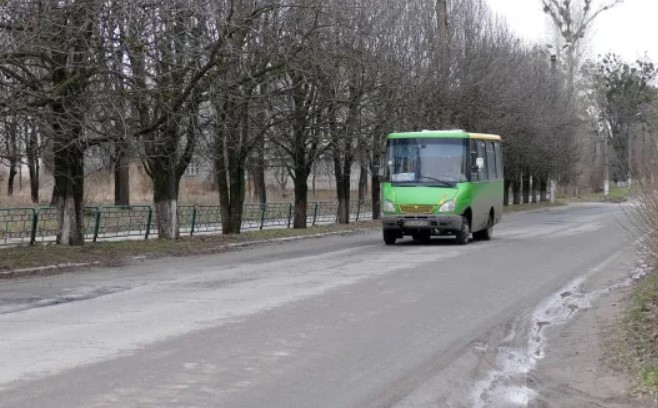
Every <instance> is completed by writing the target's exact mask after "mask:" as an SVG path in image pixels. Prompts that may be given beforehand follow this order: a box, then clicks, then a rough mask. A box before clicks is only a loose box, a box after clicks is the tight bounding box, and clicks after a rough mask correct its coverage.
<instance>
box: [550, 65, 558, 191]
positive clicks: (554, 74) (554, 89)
mask: <svg viewBox="0 0 658 408" xmlns="http://www.w3.org/2000/svg"><path fill="white" fill-rule="evenodd" d="M551 77H552V78H551V80H552V82H553V83H552V84H551V85H552V89H551V91H552V92H553V102H556V101H557V97H558V92H557V90H558V82H557V55H555V54H551ZM550 190H551V200H550V202H551V204H555V202H556V201H557V198H556V197H555V195H556V194H557V186H556V182H555V178H551V180H550Z"/></svg>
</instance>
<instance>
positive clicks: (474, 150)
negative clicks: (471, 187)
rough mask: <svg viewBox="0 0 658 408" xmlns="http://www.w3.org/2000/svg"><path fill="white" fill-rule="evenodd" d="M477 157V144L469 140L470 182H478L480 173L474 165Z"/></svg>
mask: <svg viewBox="0 0 658 408" xmlns="http://www.w3.org/2000/svg"><path fill="white" fill-rule="evenodd" d="M478 157H479V156H478V149H477V142H476V141H475V140H471V181H473V182H477V181H480V172H479V171H478V168H477V167H476V165H475V160H477V158H478Z"/></svg>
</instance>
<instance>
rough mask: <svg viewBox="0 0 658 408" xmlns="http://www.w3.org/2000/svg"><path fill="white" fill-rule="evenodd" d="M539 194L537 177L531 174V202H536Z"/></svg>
mask: <svg viewBox="0 0 658 408" xmlns="http://www.w3.org/2000/svg"><path fill="white" fill-rule="evenodd" d="M538 195H539V177H537V176H532V202H533V203H537V196H538Z"/></svg>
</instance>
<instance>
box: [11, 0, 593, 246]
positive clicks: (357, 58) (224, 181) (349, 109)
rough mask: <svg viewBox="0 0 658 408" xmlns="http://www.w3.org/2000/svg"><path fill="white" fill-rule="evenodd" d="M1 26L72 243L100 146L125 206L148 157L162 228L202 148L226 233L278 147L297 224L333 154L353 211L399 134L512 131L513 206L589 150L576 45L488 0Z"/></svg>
mask: <svg viewBox="0 0 658 408" xmlns="http://www.w3.org/2000/svg"><path fill="white" fill-rule="evenodd" d="M544 3H545V4H544V6H545V7H547V9H546V10H547V12H549V11H550V10H551V9H550V7H549V6H550V4H549V3H555V4H557V5H560V2H558V1H557V0H550V2H547V1H544ZM563 3H564V5H566V6H567V7H571V5H570V2H569V1H563ZM590 3H591V1H585V8H584V9H582V11H583V12H584V13H585V15H588V14H587V13H591V11H590V10H592V8H591V5H590ZM538 6H539V4H538ZM559 10H562V9H559ZM595 11H596V13H598V11H600V10H595ZM560 13H561V14H560ZM560 16H562V17H564V16H565V14H564V13H562V12H561V11H559V12H558V14H557V15H556V16H554V18H556V19H559V18H561V17H560ZM587 21H589V20H587ZM556 24H557V23H556ZM0 32H2V35H1V36H0V138H2V140H3V141H4V142H5V143H4V146H3V147H2V148H0V151H2V152H4V153H3V154H2V155H1V156H2V158H3V159H5V160H7V161H8V162H9V164H10V168H15V167H16V166H17V165H18V164H17V163H18V162H19V161H20V160H24V159H25V160H26V161H27V162H28V163H29V167H30V176H31V180H33V183H32V185H33V192H34V191H35V190H34V189H36V191H37V196H36V197H35V196H34V195H33V199H35V200H38V174H39V162H40V161H39V156H40V155H41V156H42V158H43V159H45V160H44V162H45V163H47V164H48V166H49V167H50V170H51V171H52V173H53V175H54V188H53V195H52V201H53V204H54V205H56V206H57V208H58V214H59V225H60V227H59V236H58V242H59V243H61V244H70V245H78V244H82V242H83V234H82V220H83V212H82V211H83V204H84V203H83V199H84V180H85V156H86V154H87V152H89V151H90V150H92V149H105V151H108V152H109V153H110V154H109V155H110V157H111V162H112V163H113V166H114V170H115V171H114V178H115V187H116V188H115V195H116V201H117V203H119V204H129V202H130V197H129V182H130V181H129V173H128V165H129V163H130V162H131V161H134V160H136V159H137V160H140V161H141V162H142V164H143V166H144V169H145V170H146V173H147V174H148V176H149V177H150V178H151V180H152V183H153V191H154V194H153V201H154V204H155V207H156V210H157V224H156V225H157V230H158V234H159V236H160V237H161V238H175V237H177V235H178V231H177V220H176V216H177V199H178V190H179V185H180V180H181V177H182V175H183V173H184V172H185V169H186V168H187V166H188V165H189V163H190V161H191V160H192V158H193V157H194V155H195V154H196V155H198V154H205V155H207V156H208V158H209V159H210V160H211V161H212V163H213V164H214V169H215V175H216V178H215V179H216V184H217V188H218V191H219V202H220V205H221V211H222V219H223V220H224V222H223V228H224V232H225V233H238V232H240V224H241V219H242V208H243V204H244V200H245V172H246V169H247V167H248V166H249V167H251V169H252V171H253V172H254V173H255V174H256V189H257V191H258V192H259V196H260V199H261V201H262V202H265V201H266V200H267V198H266V189H265V178H264V173H263V172H264V168H265V166H266V165H265V163H266V162H267V161H268V160H272V159H274V158H276V159H277V160H278V161H280V162H281V164H282V165H284V166H285V167H286V169H287V171H288V173H289V175H290V177H291V178H292V180H293V182H294V195H295V206H294V226H295V228H303V227H305V226H306V208H307V206H306V202H307V195H308V178H309V175H310V174H311V171H312V167H313V164H314V162H316V161H317V160H318V158H320V157H326V156H329V157H331V160H332V161H333V165H334V173H335V176H336V181H337V183H336V184H337V197H338V200H339V215H340V220H341V221H342V222H348V220H349V201H350V194H351V192H350V179H351V169H352V168H353V165H354V164H356V163H358V164H360V165H361V167H362V168H364V169H365V170H366V171H365V172H364V173H363V174H364V175H365V174H366V173H367V170H372V169H374V168H375V167H376V166H378V165H379V164H381V162H382V160H383V154H384V152H383V147H384V137H385V135H386V133H388V132H390V131H395V130H418V129H425V128H464V129H468V130H473V131H481V132H491V133H499V134H502V135H504V154H505V171H506V181H507V185H508V186H511V187H512V191H513V192H514V201H516V202H518V201H520V200H521V199H522V198H521V196H520V192H521V191H526V192H527V191H529V189H528V188H527V185H526V186H525V187H526V188H523V189H522V187H523V184H524V183H527V184H529V180H530V177H532V178H533V179H534V180H535V183H534V185H535V186H536V187H537V188H539V189H540V190H541V191H542V194H543V196H544V197H545V191H546V185H547V182H548V180H549V178H551V177H554V178H569V177H572V176H573V170H574V167H573V164H574V163H575V162H577V161H578V159H579V157H580V156H579V149H578V148H577V147H578V145H577V139H576V137H575V135H576V129H578V128H579V126H581V125H582V118H580V117H579V115H578V113H577V109H575V108H574V104H573V103H571V101H572V98H574V96H573V94H574V92H573V90H572V85H573V83H572V81H571V79H573V73H572V71H573V69H574V68H573V67H574V65H573V60H574V58H573V55H572V54H568V55H567V56H568V57H569V58H566V59H565V63H563V62H562V60H563V59H561V58H559V57H560V56H559V55H558V54H556V53H552V54H553V58H552V59H551V58H550V55H549V54H551V53H549V54H546V50H545V49H542V48H540V47H532V46H528V45H525V44H524V43H522V42H521V41H519V39H518V38H516V37H515V36H514V35H513V34H511V33H510V31H509V30H508V28H507V27H506V25H505V24H504V23H501V22H500V21H498V20H497V19H496V18H494V16H493V15H492V13H491V12H490V10H489V9H488V8H487V6H486V3H485V2H484V0H454V1H451V2H448V0H408V1H398V0H350V1H348V0H292V1H282V0H212V1H210V0H161V1H157V2H152V1H146V0H130V1H119V0H103V1H101V0H57V1H56V0H34V1H29V2H25V1H21V0H7V1H5V2H3V4H2V5H0ZM570 33H571V32H570V31H567V34H568V35H572V34H570ZM565 35H566V34H565ZM577 35H578V36H579V35H580V34H578V33H577ZM565 38H566V37H565ZM578 38H580V37H578ZM563 40H564V39H563ZM556 46H557V44H556ZM5 146H6V149H5V148H4V147H5ZM33 170H34V172H33ZM33 173H34V174H33ZM370 177H371V183H372V187H373V188H372V203H373V212H374V215H375V217H377V216H378V213H379V189H378V185H379V179H378V174H377V172H376V171H370ZM10 179H11V173H10ZM10 185H11V180H10Z"/></svg>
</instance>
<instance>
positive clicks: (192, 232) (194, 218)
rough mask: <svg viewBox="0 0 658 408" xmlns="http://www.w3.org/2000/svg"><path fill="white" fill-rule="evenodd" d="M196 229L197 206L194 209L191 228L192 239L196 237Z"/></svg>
mask: <svg viewBox="0 0 658 408" xmlns="http://www.w3.org/2000/svg"><path fill="white" fill-rule="evenodd" d="M195 227H196V205H195V206H194V207H192V225H191V226H190V237H193V236H194V228H195Z"/></svg>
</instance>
